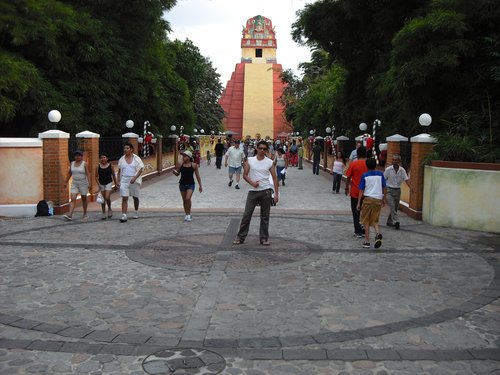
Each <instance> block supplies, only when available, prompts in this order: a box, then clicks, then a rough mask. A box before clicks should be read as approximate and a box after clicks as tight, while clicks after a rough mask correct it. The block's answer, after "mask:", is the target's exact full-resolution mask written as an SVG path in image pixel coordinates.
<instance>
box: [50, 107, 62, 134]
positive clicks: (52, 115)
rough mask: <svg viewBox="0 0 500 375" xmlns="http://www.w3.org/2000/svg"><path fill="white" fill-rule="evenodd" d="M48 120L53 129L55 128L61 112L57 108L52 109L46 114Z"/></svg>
mask: <svg viewBox="0 0 500 375" xmlns="http://www.w3.org/2000/svg"><path fill="white" fill-rule="evenodd" d="M48 118H49V121H50V122H51V123H52V124H53V126H54V129H57V124H58V123H59V121H61V112H59V111H58V110H57V109H53V110H52V111H50V112H49V115H48Z"/></svg>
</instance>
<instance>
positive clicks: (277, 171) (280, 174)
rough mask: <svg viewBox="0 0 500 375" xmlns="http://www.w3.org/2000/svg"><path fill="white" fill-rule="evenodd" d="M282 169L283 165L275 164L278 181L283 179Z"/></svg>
mask: <svg viewBox="0 0 500 375" xmlns="http://www.w3.org/2000/svg"><path fill="white" fill-rule="evenodd" d="M283 169H285V167H278V166H276V176H277V177H278V181H285V175H284V174H283V173H281V171H282V170H283Z"/></svg>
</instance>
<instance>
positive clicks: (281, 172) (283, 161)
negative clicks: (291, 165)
mask: <svg viewBox="0 0 500 375" xmlns="http://www.w3.org/2000/svg"><path fill="white" fill-rule="evenodd" d="M274 166H275V167H276V176H277V177H278V185H279V183H280V181H281V182H282V185H283V186H285V177H286V176H285V174H286V169H287V168H288V157H287V156H286V153H285V150H283V149H282V148H278V150H276V156H275V157H274Z"/></svg>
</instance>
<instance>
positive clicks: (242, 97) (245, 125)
mask: <svg viewBox="0 0 500 375" xmlns="http://www.w3.org/2000/svg"><path fill="white" fill-rule="evenodd" d="M242 34H243V35H242V38H241V62H239V63H237V64H236V66H235V69H234V72H233V73H232V74H231V78H230V80H229V81H228V82H227V85H226V88H225V90H224V91H223V93H222V96H221V98H220V101H219V103H220V105H221V106H222V108H223V109H224V111H225V113H226V116H225V118H224V120H223V122H224V124H225V127H226V130H230V131H232V132H234V133H236V134H235V137H237V138H244V137H246V136H247V135H249V136H250V137H251V138H258V137H259V136H260V137H261V138H265V137H267V136H269V137H270V138H277V137H278V134H280V133H289V132H291V131H293V129H292V126H291V125H290V124H289V123H287V121H286V119H285V116H284V113H283V110H284V107H283V106H282V105H281V104H280V103H279V100H278V99H279V97H280V96H281V94H282V92H283V90H284V88H285V84H284V83H282V82H281V79H280V74H281V73H282V71H283V68H282V66H281V64H278V63H277V59H276V49H277V48H278V45H277V42H276V33H275V30H274V27H273V24H272V22H271V20H270V19H269V18H266V17H263V16H260V15H258V16H255V17H252V18H249V19H248V20H247V22H246V24H245V26H243V31H242Z"/></svg>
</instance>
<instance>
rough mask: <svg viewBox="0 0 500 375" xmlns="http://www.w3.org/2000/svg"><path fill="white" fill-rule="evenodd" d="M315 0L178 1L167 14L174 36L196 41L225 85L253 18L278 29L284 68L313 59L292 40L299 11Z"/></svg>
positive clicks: (239, 55)
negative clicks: (249, 20)
mask: <svg viewBox="0 0 500 375" xmlns="http://www.w3.org/2000/svg"><path fill="white" fill-rule="evenodd" d="M313 2H314V1H313V0H247V1H243V0H178V1H177V5H176V6H175V7H174V8H173V9H172V11H170V12H168V13H166V14H165V19H166V20H168V21H169V22H170V25H171V27H172V30H173V32H172V33H171V34H169V38H171V39H180V40H182V41H184V40H185V39H186V38H187V39H190V40H191V41H193V43H194V45H196V46H197V47H198V48H199V49H200V52H201V54H202V55H203V56H205V57H208V58H210V60H211V61H212V65H213V67H214V68H216V69H217V72H218V73H219V74H220V75H221V81H222V84H223V86H224V87H225V86H226V83H227V81H228V80H229V78H231V73H232V72H233V71H234V67H235V65H236V63H239V62H240V58H241V45H240V43H241V36H242V35H241V31H242V27H243V25H245V23H246V21H247V20H248V19H249V18H252V17H254V16H257V15H261V16H264V17H266V18H269V19H270V20H271V22H272V23H273V26H274V27H275V30H276V40H277V43H278V49H277V59H278V63H279V64H282V65H283V69H293V70H294V71H295V72H296V74H298V73H299V72H298V70H297V65H298V64H299V63H301V62H306V61H309V60H310V55H311V53H310V51H309V49H308V48H306V47H300V46H299V45H298V44H296V43H295V42H293V41H292V37H291V35H290V32H291V25H292V23H293V22H295V20H296V15H295V12H296V11H297V10H300V9H302V8H303V7H304V5H305V4H308V3H313Z"/></svg>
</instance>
